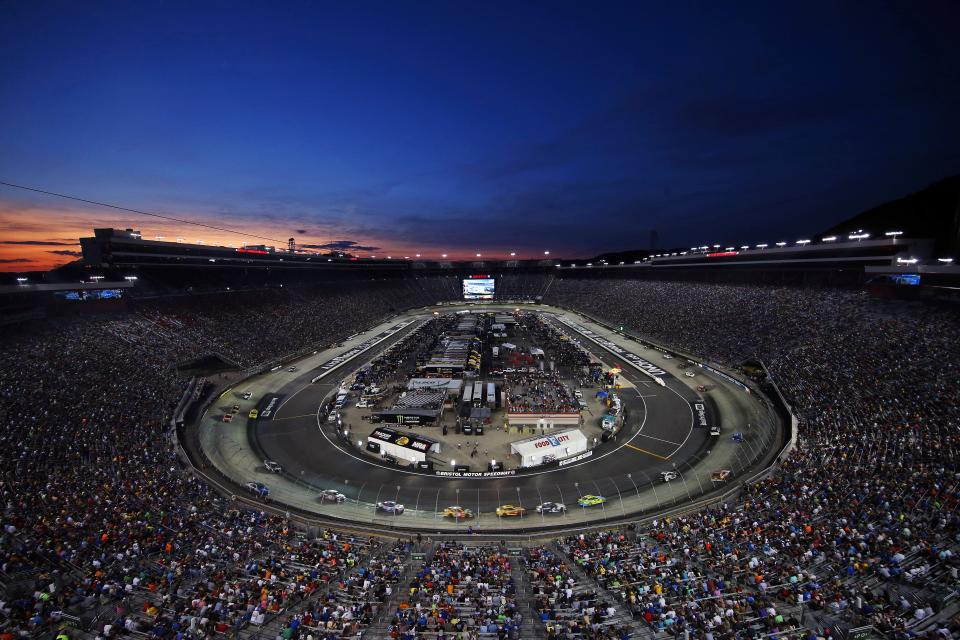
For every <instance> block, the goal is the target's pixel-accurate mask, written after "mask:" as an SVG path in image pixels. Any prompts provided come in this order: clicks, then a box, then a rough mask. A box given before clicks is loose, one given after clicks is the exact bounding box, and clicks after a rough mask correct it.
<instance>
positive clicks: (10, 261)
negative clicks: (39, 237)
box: [0, 258, 33, 264]
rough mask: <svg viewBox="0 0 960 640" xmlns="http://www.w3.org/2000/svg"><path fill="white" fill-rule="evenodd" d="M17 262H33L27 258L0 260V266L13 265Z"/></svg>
mask: <svg viewBox="0 0 960 640" xmlns="http://www.w3.org/2000/svg"><path fill="white" fill-rule="evenodd" d="M17 262H33V260H30V259H28V258H0V264H13V263H17Z"/></svg>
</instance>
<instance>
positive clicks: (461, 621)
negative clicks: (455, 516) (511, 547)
mask: <svg viewBox="0 0 960 640" xmlns="http://www.w3.org/2000/svg"><path fill="white" fill-rule="evenodd" d="M512 569H513V567H512V565H511V563H510V559H509V558H508V557H507V556H506V555H504V554H503V553H502V552H501V551H500V550H499V549H497V548H492V547H464V546H463V545H461V544H457V543H441V544H440V545H439V546H438V547H437V549H436V550H435V552H434V554H433V557H432V558H430V559H428V560H427V561H426V562H425V563H424V564H423V566H422V567H420V568H419V570H418V571H417V572H416V574H415V575H414V576H413V578H412V579H411V581H410V586H409V593H408V594H407V596H406V597H405V598H404V599H403V600H402V601H401V602H400V604H399V606H398V608H397V611H396V613H395V615H394V616H393V619H392V621H391V627H390V638H393V639H395V640H412V639H413V638H417V637H419V635H418V634H423V633H430V634H435V637H436V638H438V639H439V638H450V639H451V640H453V639H454V638H469V639H474V638H497V639H499V640H506V639H508V638H509V639H512V640H516V639H517V638H519V637H520V636H519V630H520V624H521V622H522V619H523V617H522V615H521V613H520V612H519V611H518V610H517V604H516V586H515V584H514V579H513V573H512ZM448 634H449V635H448Z"/></svg>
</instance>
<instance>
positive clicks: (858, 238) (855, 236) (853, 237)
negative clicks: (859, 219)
mask: <svg viewBox="0 0 960 640" xmlns="http://www.w3.org/2000/svg"><path fill="white" fill-rule="evenodd" d="M869 237H870V234H869V233H851V234H850V235H849V236H847V238H849V239H850V240H856V241H857V242H860V241H861V240H866V239H867V238H869Z"/></svg>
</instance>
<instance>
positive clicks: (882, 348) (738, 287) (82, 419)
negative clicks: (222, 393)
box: [0, 238, 960, 640]
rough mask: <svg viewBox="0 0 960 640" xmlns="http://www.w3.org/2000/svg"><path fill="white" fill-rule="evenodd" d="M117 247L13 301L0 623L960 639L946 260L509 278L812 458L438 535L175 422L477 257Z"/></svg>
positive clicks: (139, 632) (959, 418)
mask: <svg viewBox="0 0 960 640" xmlns="http://www.w3.org/2000/svg"><path fill="white" fill-rule="evenodd" d="M111 242H112V243H114V244H113V245H112V246H113V247H114V250H113V251H112V252H111V253H110V255H111V256H112V257H111V258H110V259H109V260H105V261H104V260H100V261H95V262H94V263H88V264H86V265H85V266H83V267H82V269H84V270H85V273H87V274H88V275H89V274H93V273H96V274H102V275H104V276H105V282H103V283H102V284H96V285H95V288H118V286H116V285H120V284H122V287H123V290H124V294H123V295H122V296H120V297H119V298H116V299H100V300H95V301H86V300H67V299H65V298H63V297H62V296H60V297H56V296H55V295H54V294H55V293H56V292H57V291H64V290H69V289H70V287H72V286H75V285H71V284H69V283H67V282H61V283H58V282H55V280H56V279H57V276H56V275H51V276H50V278H49V281H48V282H46V283H45V284H47V285H49V286H48V287H40V286H39V283H27V284H26V285H23V286H19V288H15V289H13V290H12V292H10V291H8V292H7V293H6V294H5V298H6V300H5V303H4V304H5V305H6V306H7V308H9V309H15V310H16V311H17V313H16V314H11V316H10V318H12V320H9V321H8V324H7V326H6V327H5V329H6V331H5V336H4V349H3V356H2V357H3V359H4V362H3V367H2V368H0V393H2V396H3V403H2V408H0V439H2V455H3V465H2V466H3V469H4V472H3V478H2V490H3V497H4V513H3V518H2V523H3V533H2V537H0V558H2V566H0V571H2V573H0V585H2V591H0V635H2V637H4V638H16V637H47V636H54V635H56V634H58V633H60V632H61V631H63V630H65V632H66V633H68V635H70V637H82V638H97V637H102V638H108V637H158V638H166V637H178V638H201V637H215V636H216V635H221V634H222V635H225V636H232V637H242V638H248V637H261V636H262V637H277V636H280V637H284V638H308V637H312V638H315V639H316V638H324V639H326V638H356V637H363V638H378V639H379V638H405V637H417V638H431V639H432V638H438V639H439V638H454V637H471V638H524V639H526V638H594V639H601V638H620V639H622V638H628V637H635V638H642V637H652V638H666V637H668V636H669V637H681V636H682V637H696V638H706V639H708V640H709V639H711V638H712V639H716V640H719V639H720V638H767V637H770V638H772V637H804V638H807V637H837V638H840V637H843V638H847V637H850V638H853V637H858V638H860V637H869V636H871V635H879V634H883V635H884V636H885V637H894V638H911V637H940V638H949V637H954V636H956V635H957V633H958V632H960V626H958V618H957V614H958V612H960V582H958V571H960V566H958V564H960V559H958V557H957V546H958V535H960V512H958V511H957V505H958V493H957V492H958V489H960V484H958V479H960V469H958V468H957V460H958V453H960V452H958V446H960V439H958V435H957V425H958V424H960V402H958V400H957V393H956V385H957V380H958V379H960V373H958V366H960V364H958V363H960V316H958V314H957V313H956V309H955V307H954V306H952V303H951V301H950V296H951V293H950V290H949V289H946V288H945V287H946V286H948V285H947V284H944V283H948V282H949V279H950V278H953V277H955V276H954V275H953V274H952V273H951V272H950V271H949V270H945V269H940V270H938V271H936V272H933V271H931V273H932V274H933V275H934V276H935V278H934V279H931V280H927V282H932V284H921V285H920V286H919V287H917V286H915V285H904V287H903V288H898V287H899V285H897V284H896V283H893V282H891V281H888V280H884V281H883V282H878V281H877V277H878V275H882V276H887V275H890V274H892V273H896V272H897V271H898V269H899V267H897V266H896V264H895V262H896V256H897V254H896V253H893V254H887V255H886V261H887V263H886V266H885V267H883V268H882V269H880V266H879V265H877V264H874V263H873V262H872V261H862V260H859V259H856V260H852V261H846V262H842V263H840V264H836V263H830V264H829V265H827V266H824V263H823V262H819V261H811V262H809V263H807V264H805V265H804V264H798V263H797V262H795V260H796V259H797V256H796V253H792V254H791V256H790V263H789V264H781V265H774V268H773V269H772V270H771V269H770V268H769V267H770V264H769V262H768V261H767V260H764V261H763V263H764V264H763V265H762V266H760V265H754V266H753V267H738V268H737V275H736V277H735V278H730V277H727V276H722V275H721V276H718V275H717V272H718V271H722V270H720V269H714V268H713V267H712V265H713V264H714V263H713V262H712V261H711V260H710V259H707V258H704V259H702V260H701V262H702V264H699V263H698V264H694V265H689V264H685V265H684V266H682V267H681V266H677V265H673V266H670V265H671V261H666V262H665V261H663V260H660V261H657V262H656V265H658V266H653V265H635V266H632V265H631V266H628V265H624V266H623V268H620V265H615V266H614V265H611V266H609V267H602V266H600V265H596V266H593V267H586V266H584V265H583V264H582V263H581V264H580V265H578V266H577V267H568V266H564V267H562V268H560V269H557V268H556V267H555V266H543V265H540V264H536V263H532V264H527V265H524V264H518V265H517V266H516V267H512V268H510V269H507V268H506V267H505V266H504V267H503V268H502V269H498V268H492V269H491V272H492V273H495V274H497V275H496V277H497V278H498V285H497V292H498V296H500V297H502V298H503V299H504V300H525V301H536V302H538V303H540V304H541V305H542V306H545V307H546V306H549V307H551V308H556V309H568V310H574V311H576V312H577V313H579V314H583V316H584V317H589V318H593V319H594V320H596V321H598V322H602V323H603V324H604V325H605V326H608V327H610V328H611V330H612V331H615V332H617V333H618V334H623V335H627V336H636V337H638V338H643V339H644V340H647V341H650V342H651V343H655V344H659V345H663V346H664V347H669V348H671V349H674V350H676V351H678V352H682V353H686V354H690V355H691V357H694V356H695V357H697V358H700V359H702V360H703V361H705V362H709V363H714V364H716V365H717V366H718V367H724V368H727V369H729V370H735V371H738V372H740V373H741V374H743V375H744V376H745V377H748V378H751V379H753V380H755V381H757V383H758V384H760V385H761V386H762V387H763V388H765V389H769V390H771V391H770V392H771V394H773V393H775V392H776V390H779V392H780V393H782V396H783V399H784V400H785V401H786V403H787V405H789V407H790V408H791V410H792V411H793V412H794V414H795V416H796V418H797V428H798V432H797V438H796V446H795V447H794V449H793V450H792V451H791V452H790V453H789V455H788V456H787V457H786V458H785V459H783V460H781V461H780V462H779V463H777V464H776V465H775V466H774V467H772V468H771V469H769V470H768V472H767V473H764V474H762V475H760V476H759V477H757V479H756V480H755V481H753V482H750V483H747V484H744V485H743V486H742V487H740V488H739V490H738V492H737V493H736V494H734V495H731V496H730V497H729V498H728V499H727V500H726V501H725V502H722V503H711V504H710V505H709V506H706V507H697V508H694V507H688V508H686V509H683V508H681V509H679V510H674V511H673V513H672V515H671V517H663V516H658V514H655V513H652V514H651V513H648V514H645V515H644V516H643V517H627V518H623V519H621V520H620V521H618V522H605V523H600V524H598V525H597V526H590V527H580V526H578V527H577V529H578V530H574V531H561V532H556V533H549V532H548V533H542V532H541V533H540V534H538V536H539V537H538V539H537V540H536V541H532V540H530V539H529V538H528V537H527V536H528V534H525V533H519V534H518V535H517V536H513V535H512V533H511V532H510V531H506V530H505V531H493V532H485V531H478V532H476V533H475V534H474V535H476V538H475V539H472V540H471V539H466V540H464V539H463V538H462V534H456V533H453V534H440V535H430V536H429V539H427V538H426V537H424V535H422V534H414V533H397V532H394V533H392V534H391V533H390V532H389V531H387V532H384V531H383V530H376V531H375V530H374V529H373V528H372V527H370V528H368V527H365V526H364V525H362V524H359V523H358V524H356V525H355V526H351V525H349V524H345V523H337V524H331V523H329V522H326V523H324V522H318V521H317V520H315V519H310V518H305V517H301V516H299V515H298V514H296V513H289V512H288V511H287V510H286V509H285V508H283V506H282V505H280V504H274V503H272V502H271V501H267V502H256V501H253V500H251V499H247V498H243V497H242V496H238V495H237V494H238V493H240V492H242V488H241V487H237V488H236V489H235V491H233V492H231V491H225V490H224V486H223V485H222V484H220V483H219V481H218V482H217V483H214V482H211V481H210V479H211V478H214V477H215V475H214V470H212V469H210V468H205V467H204V466H203V465H202V464H201V465H199V466H197V467H194V466H193V465H192V462H191V461H190V460H189V459H188V458H187V457H186V456H185V455H184V453H183V451H182V450H181V448H180V445H181V442H180V441H179V439H178V433H182V432H178V430H177V429H176V428H175V425H174V424H173V423H172V420H171V419H172V418H173V417H174V415H175V414H177V413H178V408H179V409H182V408H183V407H184V406H189V405H190V403H191V402H192V400H191V398H185V396H184V391H185V390H186V389H188V388H191V389H195V388H197V385H198V384H199V385H200V386H203V385H204V383H206V384H209V385H210V386H211V387H216V388H220V387H218V385H225V384H227V383H228V381H231V380H236V379H239V378H240V377H242V376H244V375H250V374H251V373H252V372H258V371H264V370H269V369H271V368H275V367H276V366H278V363H280V362H287V361H289V360H290V359H292V358H295V357H298V356H299V355H301V354H304V353H311V352H312V351H314V350H317V349H318V348H323V347H329V346H332V345H336V344H337V343H339V342H341V341H343V340H344V339H346V338H348V337H349V336H352V335H354V334H356V333H357V332H359V331H362V330H365V329H366V328H368V327H371V326H373V325H375V324H376V323H378V322H380V321H382V320H384V319H385V318H389V317H392V316H395V315H397V314H402V313H404V312H406V311H407V310H409V309H420V308H425V309H427V310H430V309H433V308H434V306H435V305H438V304H442V305H444V306H448V305H450V304H451V303H455V302H459V301H460V297H461V292H460V280H459V277H460V275H461V270H460V267H458V266H457V265H455V264H452V263H451V264H449V265H448V266H443V267H441V266H440V265H421V266H422V267H423V268H414V266H415V265H413V264H404V265H400V266H398V265H396V264H390V265H384V264H377V265H376V268H375V270H370V271H368V270H366V269H365V268H363V265H361V266H357V265H356V264H350V261H349V260H347V261H346V262H341V263H338V264H337V266H336V270H335V271H333V270H332V269H333V267H329V268H328V267H326V266H322V267H320V268H318V269H316V270H314V269H312V268H306V267H304V268H302V270H298V271H296V275H289V276H288V274H286V273H284V274H283V275H278V274H277V270H274V269H271V270H270V273H269V274H268V273H267V272H266V271H263V272H258V271H257V270H256V269H246V270H234V269H233V268H230V267H222V268H221V267H208V266H206V265H202V266H195V267H189V268H187V267H176V266H166V265H163V266H158V265H148V264H146V262H140V261H138V260H139V258H137V261H130V260H132V259H131V258H130V257H129V255H127V254H125V253H124V252H122V251H119V250H116V242H117V241H116V239H115V238H114V239H112V240H111ZM123 242H124V243H127V244H128V243H129V241H128V240H123ZM144 242H146V241H142V240H141V241H140V242H139V244H143V243H144ZM900 242H901V244H903V242H904V241H902V240H901V241H900ZM148 246H150V245H148ZM882 246H883V247H887V246H888V245H887V244H883V245H882ZM84 249H85V251H86V250H87V245H85V246H84ZM175 249H176V250H177V251H179V250H181V249H182V247H175ZM866 250H868V249H866V248H865V247H864V246H861V247H860V248H859V249H858V251H866ZM101 255H106V254H101ZM258 255H259V254H258ZM808 255H809V254H808ZM820 257H822V255H820ZM855 257H857V258H858V257H859V256H855ZM771 259H772V260H773V261H774V262H775V261H776V260H775V258H771ZM818 259H819V258H817V260H818ZM149 260H150V261H153V260H156V254H151V255H150V258H149ZM204 260H205V261H206V260H208V258H206V257H205V254H204ZM811 260H814V259H811ZM891 260H892V261H893V264H891ZM864 262H870V264H864ZM330 264H331V265H332V264H334V263H333V262H331V263H330ZM665 265H666V266H665ZM75 268H79V267H75ZM871 269H874V270H876V269H880V270H881V271H883V273H878V272H876V271H871ZM930 269H933V268H932V267H931V268H930ZM914 270H915V271H920V269H919V268H915V269H914ZM290 271H291V273H292V272H293V269H291V270H290ZM134 273H135V274H136V275H137V277H138V280H136V281H130V280H127V281H124V280H123V278H125V277H126V276H129V275H131V274H134ZM771 273H773V274H775V275H772V276H771V275H770V274H771ZM761 274H762V275H761ZM923 278H926V275H924V276H923ZM751 279H753V280H754V281H753V282H751ZM111 280H112V282H113V284H111ZM281 280H282V281H281ZM74 281H76V278H74ZM921 282H922V283H923V282H924V280H923V279H921ZM131 283H132V284H131ZM281 285H283V286H281ZM13 286H14V287H16V286H17V285H13ZM904 289H905V290H906V292H907V293H909V294H910V295H905V296H901V295H899V294H901V292H903V291H904ZM890 291H893V292H894V293H895V294H897V295H896V296H894V297H889V296H888V295H887V294H888V293H889V292H890ZM917 292H920V293H919V294H918V293H917ZM878 294H881V295H878ZM901 298H907V299H901ZM84 305H90V306H84ZM428 312H429V311H428ZM214 360H215V361H216V362H217V365H216V366H212V365H211V364H210V363H211V362H212V361H214ZM384 375H387V374H384ZM772 383H775V384H776V390H774V389H773V387H772V386H770V385H771V384H772ZM185 421H186V422H187V423H189V411H187V418H186V420H185ZM468 524H469V523H468ZM367 529H369V530H367ZM486 534H489V535H486ZM458 634H460V635H458ZM858 634H859V635H858Z"/></svg>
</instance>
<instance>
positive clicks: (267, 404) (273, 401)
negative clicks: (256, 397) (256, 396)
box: [257, 394, 283, 420]
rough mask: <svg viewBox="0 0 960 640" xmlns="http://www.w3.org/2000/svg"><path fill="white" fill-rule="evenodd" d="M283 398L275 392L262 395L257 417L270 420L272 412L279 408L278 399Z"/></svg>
mask: <svg viewBox="0 0 960 640" xmlns="http://www.w3.org/2000/svg"><path fill="white" fill-rule="evenodd" d="M281 400H283V396H281V395H276V394H269V395H266V396H263V399H261V400H260V403H259V404H260V409H259V412H260V415H258V416H257V417H258V418H259V419H260V420H272V419H273V414H274V413H275V412H276V410H277V409H279V408H280V401H281Z"/></svg>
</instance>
